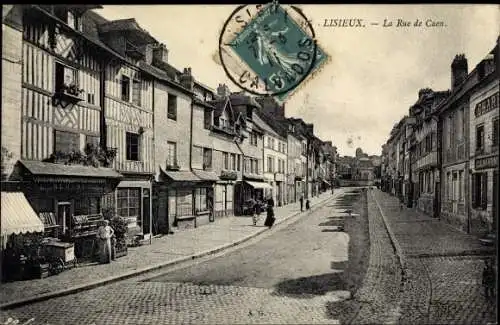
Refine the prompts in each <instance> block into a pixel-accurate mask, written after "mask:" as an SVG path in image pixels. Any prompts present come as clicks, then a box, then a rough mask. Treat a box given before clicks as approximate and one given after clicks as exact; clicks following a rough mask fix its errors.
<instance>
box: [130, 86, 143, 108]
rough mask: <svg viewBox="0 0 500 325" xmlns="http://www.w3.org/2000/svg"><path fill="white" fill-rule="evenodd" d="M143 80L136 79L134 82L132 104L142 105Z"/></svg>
mask: <svg viewBox="0 0 500 325" xmlns="http://www.w3.org/2000/svg"><path fill="white" fill-rule="evenodd" d="M141 88H142V87H141V82H140V81H139V80H134V81H133V83H132V104H134V105H136V106H141Z"/></svg>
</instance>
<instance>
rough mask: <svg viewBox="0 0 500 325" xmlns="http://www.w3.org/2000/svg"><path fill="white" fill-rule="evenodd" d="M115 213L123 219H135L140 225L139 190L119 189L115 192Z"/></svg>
mask: <svg viewBox="0 0 500 325" xmlns="http://www.w3.org/2000/svg"><path fill="white" fill-rule="evenodd" d="M117 212H118V215H119V216H121V217H125V218H136V220H137V224H138V225H139V226H140V225H141V221H142V220H141V189H140V188H119V189H118V190H117Z"/></svg>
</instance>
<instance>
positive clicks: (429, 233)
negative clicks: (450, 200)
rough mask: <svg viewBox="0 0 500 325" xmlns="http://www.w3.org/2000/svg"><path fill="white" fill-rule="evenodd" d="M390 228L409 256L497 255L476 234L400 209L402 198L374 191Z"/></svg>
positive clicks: (419, 213) (418, 213)
mask: <svg viewBox="0 0 500 325" xmlns="http://www.w3.org/2000/svg"><path fill="white" fill-rule="evenodd" d="M372 192H373V195H374V196H375V198H376V199H377V201H378V202H379V204H380V206H381V208H382V212H383V214H384V216H385V218H386V222H387V223H388V226H389V228H390V229H391V230H392V233H393V235H394V237H395V239H396V241H397V242H398V244H399V246H400V248H401V253H402V254H403V255H404V256H405V257H431V256H462V255H484V254H494V253H495V250H494V248H492V247H487V246H483V245H481V243H480V242H479V239H478V238H477V237H475V236H472V235H469V234H466V233H463V232H461V231H459V230H457V229H454V228H453V227H452V226H450V225H448V224H446V223H445V222H444V221H440V220H439V219H436V218H432V217H430V216H427V215H425V214H424V213H423V212H421V211H418V210H416V209H408V208H406V207H405V208H403V210H401V208H400V205H401V204H400V202H399V199H398V198H396V197H394V196H392V195H390V194H388V193H385V192H382V191H380V190H373V191H372Z"/></svg>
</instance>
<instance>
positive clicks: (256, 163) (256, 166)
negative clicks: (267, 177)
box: [255, 159, 259, 174]
mask: <svg viewBox="0 0 500 325" xmlns="http://www.w3.org/2000/svg"><path fill="white" fill-rule="evenodd" d="M258 173H259V160H257V159H255V174H258Z"/></svg>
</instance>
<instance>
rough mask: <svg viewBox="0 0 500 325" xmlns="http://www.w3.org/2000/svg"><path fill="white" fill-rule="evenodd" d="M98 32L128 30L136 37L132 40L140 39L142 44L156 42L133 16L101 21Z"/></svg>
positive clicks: (121, 31)
mask: <svg viewBox="0 0 500 325" xmlns="http://www.w3.org/2000/svg"><path fill="white" fill-rule="evenodd" d="M99 32H101V33H113V32H119V33H123V32H129V33H135V34H136V37H135V38H134V40H136V41H140V42H142V43H144V44H146V43H155V42H157V41H156V39H154V38H153V36H151V35H150V34H149V32H148V31H146V30H145V29H143V28H141V26H139V24H138V23H137V21H136V20H135V19H134V18H127V19H117V20H112V21H108V22H106V23H102V24H100V25H99Z"/></svg>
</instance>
